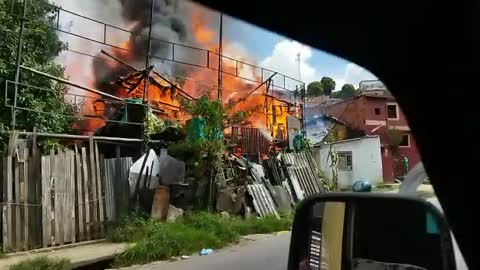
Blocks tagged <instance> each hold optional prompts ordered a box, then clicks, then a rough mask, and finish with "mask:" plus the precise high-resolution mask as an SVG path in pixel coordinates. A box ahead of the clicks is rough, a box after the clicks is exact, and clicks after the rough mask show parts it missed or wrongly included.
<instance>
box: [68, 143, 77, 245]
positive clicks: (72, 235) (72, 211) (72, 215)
mask: <svg viewBox="0 0 480 270" xmlns="http://www.w3.org/2000/svg"><path fill="white" fill-rule="evenodd" d="M68 154H69V161H70V162H69V166H70V176H69V179H70V180H69V181H70V191H69V193H70V194H69V200H70V201H69V202H70V203H69V207H70V208H69V214H70V215H69V219H70V230H71V231H70V241H71V242H72V243H75V242H76V232H77V230H76V227H77V226H76V223H75V217H76V215H75V198H76V194H75V154H74V152H73V151H68Z"/></svg>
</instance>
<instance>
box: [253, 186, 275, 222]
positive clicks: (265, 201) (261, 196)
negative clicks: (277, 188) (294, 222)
mask: <svg viewBox="0 0 480 270" xmlns="http://www.w3.org/2000/svg"><path fill="white" fill-rule="evenodd" d="M247 191H248V193H249V194H250V195H251V196H252V197H253V206H254V207H255V210H256V211H257V213H258V214H259V215H260V216H261V217H265V216H268V215H275V216H277V217H278V213H277V209H276V206H275V203H274V202H273V199H272V196H271V195H270V193H269V192H268V190H267V189H266V188H265V186H264V185H258V184H254V185H247Z"/></svg>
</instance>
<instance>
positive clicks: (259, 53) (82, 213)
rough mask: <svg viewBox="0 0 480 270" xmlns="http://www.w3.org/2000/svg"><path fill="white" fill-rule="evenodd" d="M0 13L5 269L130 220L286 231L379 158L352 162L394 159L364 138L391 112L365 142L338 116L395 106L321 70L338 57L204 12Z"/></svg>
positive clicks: (6, 3)
mask: <svg viewBox="0 0 480 270" xmlns="http://www.w3.org/2000/svg"><path fill="white" fill-rule="evenodd" d="M0 12H1V13H0V31H1V32H0V35H1V36H2V39H1V40H0V45H1V46H0V48H2V49H1V50H0V71H1V72H0V79H1V80H0V85H2V88H1V89H2V90H4V93H3V95H0V98H3V102H1V105H2V110H1V111H0V112H1V114H0V138H1V139H2V141H3V144H0V145H1V146H2V147H1V151H2V153H3V158H4V163H3V164H4V165H3V166H2V168H3V175H4V177H3V179H4V181H3V183H4V185H3V187H4V188H3V189H2V190H1V196H0V197H1V198H2V203H3V205H4V206H3V208H2V209H0V210H2V217H3V219H4V220H3V223H2V224H6V225H5V226H2V227H1V228H0V230H2V234H0V242H2V244H3V245H1V246H2V252H4V253H7V252H14V251H20V250H31V249H37V248H42V247H52V246H61V245H65V244H70V243H75V242H82V241H89V240H94V239H102V238H105V237H106V236H107V231H111V227H116V226H117V225H119V224H122V221H123V220H128V217H129V215H130V214H129V213H130V212H131V211H132V209H135V211H137V210H138V211H140V212H141V213H142V214H141V216H142V218H143V217H144V216H148V217H149V218H150V217H151V218H154V219H156V220H160V221H166V220H168V221H175V220H176V219H177V218H178V217H179V216H182V215H189V213H191V212H192V211H197V210H198V211H207V210H209V211H210V210H213V211H216V212H224V216H227V215H228V216H230V215H236V216H241V217H243V218H245V217H252V216H256V217H261V218H266V219H265V220H267V221H266V222H268V221H269V220H270V218H271V217H272V216H273V217H275V218H277V217H278V218H279V219H280V220H284V217H285V216H287V217H288V216H289V214H290V213H292V211H293V209H294V206H295V205H296V203H298V202H299V201H301V200H303V199H304V198H306V197H307V196H310V195H314V194H318V193H322V192H326V191H328V190H339V189H340V188H341V184H342V183H344V182H345V183H347V182H351V179H349V180H348V181H347V180H345V181H343V179H341V177H343V176H344V175H355V176H356V175H357V174H355V173H350V174H345V173H341V174H340V176H339V175H338V174H337V171H338V170H340V171H343V170H344V171H354V169H355V168H353V166H352V155H355V157H360V155H361V153H367V152H368V151H366V150H362V149H360V148H353V149H354V150H352V151H350V150H351V149H352V148H349V147H356V145H355V143H357V142H360V141H361V142H363V141H366V142H367V140H368V142H367V143H365V144H364V145H367V146H368V147H371V146H372V145H374V146H377V145H380V144H379V143H378V144H376V141H374V140H376V139H378V138H377V137H375V134H366V132H365V130H368V131H371V133H375V132H378V133H380V132H383V129H384V128H385V125H381V122H382V121H380V120H378V119H379V118H380V117H381V116H385V117H387V116H386V115H385V114H386V113H383V110H384V109H383V108H384V107H385V106H383V104H376V105H375V106H376V107H375V108H382V111H381V114H379V113H377V109H375V110H371V109H370V110H362V111H365V112H367V111H369V112H372V113H371V114H375V115H376V117H375V119H371V121H368V120H367V121H365V123H367V122H368V123H373V126H369V127H365V128H358V127H356V126H355V125H352V124H351V123H350V122H348V121H346V119H347V118H346V117H344V116H343V115H334V113H332V112H325V111H324V109H326V108H327V107H326V106H327V105H328V106H335V105H336V104H338V106H342V102H347V103H343V104H347V105H346V106H344V107H342V109H339V110H336V111H339V112H342V111H345V112H346V113H345V116H346V115H347V114H348V113H349V111H348V109H349V108H354V107H355V106H350V105H349V104H353V103H354V102H356V101H357V99H359V98H360V97H363V94H364V93H365V94H369V95H370V94H371V93H372V91H376V92H382V91H386V90H382V89H380V90H379V89H378V88H377V86H375V87H373V88H372V87H370V88H372V89H360V88H357V87H356V85H357V84H359V80H358V79H355V80H352V79H351V78H348V76H346V78H344V79H339V78H336V79H335V80H334V79H333V78H330V77H327V76H323V74H324V73H327V72H326V71H325V70H323V71H322V72H320V71H317V70H316V69H314V68H312V65H313V64H312V63H313V61H312V59H313V58H315V57H316V58H317V59H321V58H322V57H327V58H328V57H330V58H328V59H327V60H329V61H330V60H332V59H333V56H330V55H327V54H323V53H322V54H319V52H316V51H312V48H309V47H307V46H305V45H302V44H300V43H298V42H295V41H292V40H288V39H286V38H284V37H281V36H279V35H276V34H274V33H269V32H267V31H265V30H262V29H259V28H256V27H254V26H252V25H248V24H247V23H245V22H241V21H238V20H236V19H235V18H232V17H229V16H227V15H225V14H221V13H219V12H217V11H214V10H210V9H208V8H206V7H203V6H200V5H198V4H196V3H194V2H190V1H186V0H105V1H94V0H86V1H70V0H35V1H34V0H3V1H0ZM259 31H260V32H259ZM262 31H263V32H262ZM264 44H269V45H268V46H263V45H264ZM325 59H326V58H325ZM325 59H324V60H325ZM334 60H335V61H338V63H339V65H341V66H342V67H344V68H345V69H352V68H353V69H357V68H360V67H356V66H352V65H353V64H351V63H349V62H346V61H345V60H342V59H337V58H335V59H334ZM325 61H326V60H325ZM332 61H333V60H332ZM319 70H320V69H319ZM347 71H348V70H347ZM337 73H341V74H343V73H345V74H347V75H348V74H349V72H343V70H342V71H338V72H337ZM351 73H352V74H359V72H358V70H353V71H352V72H351ZM332 76H333V75H332ZM369 76H370V75H368V76H367V78H366V79H368V78H371V76H370V77H369ZM372 76H373V75H372ZM337 77H338V76H337ZM356 78H358V77H356ZM362 78H363V77H362ZM335 81H337V82H340V81H342V82H344V84H342V85H336V82H335ZM305 82H307V83H308V86H307V85H306V83H305ZM371 85H379V83H378V82H377V83H375V84H371ZM367 91H371V92H368V93H367ZM382 93H383V92H382ZM379 96H381V95H379ZM381 97H383V96H381ZM386 100H387V99H386ZM388 100H389V101H390V99H388ZM353 105H355V104H353ZM389 106H390V105H389ZM395 110H396V111H395V113H396V114H395V116H396V117H400V115H401V114H400V113H399V110H398V108H395ZM387 112H388V118H390V116H391V114H392V113H393V111H391V110H390V109H389V108H387ZM347 120H348V119H347ZM312 128H313V130H312ZM310 131H312V132H310ZM370 135H371V136H370ZM349 139H355V140H351V141H348V140H349ZM410 140H412V141H411V142H412V144H411V145H412V146H414V141H413V138H412V139H409V140H408V143H410ZM336 143H338V147H343V146H345V147H346V148H341V149H340V148H339V149H338V150H340V151H339V152H338V159H335V158H333V159H332V158H330V159H327V160H330V161H329V164H327V165H325V164H326V162H324V161H325V160H324V159H322V155H323V152H321V151H323V150H322V149H327V148H326V147H328V149H330V150H331V151H329V152H331V153H337V149H334V148H333V146H332V145H333V144H336ZM329 144H330V146H327V145H329ZM347 144H348V145H347ZM336 145H337V144H336ZM335 147H337V146H335ZM319 149H320V150H321V151H320V152H319ZM342 149H344V150H345V149H347V151H343V152H342ZM353 152H355V153H353ZM370 152H372V153H373V152H374V151H370ZM370 152H368V153H370ZM329 156H331V155H329ZM371 158H372V159H374V158H377V157H376V156H374V155H371ZM356 160H357V158H356ZM358 160H366V159H364V158H358ZM359 162H360V161H359ZM327 163H328V162H327ZM372 163H374V162H372ZM332 164H333V165H332ZM356 167H357V166H356ZM380 168H381V167H380ZM380 170H381V169H380ZM330 172H331V175H329V173H330ZM375 173H376V171H375ZM359 177H366V178H369V179H381V177H377V176H376V175H373V173H372V176H370V175H368V176H359ZM336 178H337V179H336ZM72 209H74V211H72ZM135 213H137V212H135ZM225 213H226V214H225ZM180 220H183V219H180ZM185 220H188V219H185ZM245 220H249V219H245ZM255 220H256V219H255ZM179 222H182V221H179ZM185 222H186V221H185ZM222 222H223V221H222ZM255 222H257V221H255ZM260 222H261V221H260ZM140 223H141V222H140ZM281 224H283V225H284V227H285V228H283V227H282V229H288V228H289V221H288V219H287V221H286V222H284V223H281ZM179 227H181V226H179ZM253 227H254V228H257V227H258V226H257V225H255V226H253ZM272 227H274V226H272ZM269 228H270V227H269ZM275 228H276V227H275ZM232 230H233V229H232ZM242 232H243V233H247V232H246V231H242ZM235 234H236V232H235ZM202 235H203V234H202ZM132 237H133V235H132ZM121 239H123V240H122V241H129V239H125V238H121ZM215 243H217V242H215ZM155 246H156V245H155ZM193 247H195V248H197V247H196V246H194V245H193V246H192V248H193ZM202 248H203V247H202ZM205 248H207V247H205ZM139 260H140V259H139ZM149 260H151V258H150V259H149ZM141 261H142V262H145V261H146V260H141Z"/></svg>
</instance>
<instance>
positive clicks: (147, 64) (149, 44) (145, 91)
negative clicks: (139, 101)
mask: <svg viewBox="0 0 480 270" xmlns="http://www.w3.org/2000/svg"><path fill="white" fill-rule="evenodd" d="M151 1H152V2H151V5H150V25H149V28H148V40H147V54H146V56H145V70H144V74H143V79H144V82H143V104H144V105H145V103H146V105H147V106H145V107H144V108H145V109H144V116H143V117H144V119H143V125H142V132H141V138H140V139H142V140H144V143H143V144H142V153H143V152H144V150H145V149H146V143H148V142H145V140H146V136H145V117H146V116H147V110H148V82H149V79H150V69H149V67H150V54H151V52H152V25H153V12H154V8H155V0H151ZM127 106H128V103H127V104H126V107H127ZM147 140H148V139H147ZM142 170H143V168H142Z"/></svg>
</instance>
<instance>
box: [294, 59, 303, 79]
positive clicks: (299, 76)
mask: <svg viewBox="0 0 480 270" xmlns="http://www.w3.org/2000/svg"><path fill="white" fill-rule="evenodd" d="M295 60H296V62H297V64H298V80H299V81H301V80H302V78H301V73H300V63H301V58H300V52H298V53H297V59H295Z"/></svg>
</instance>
